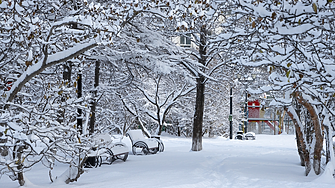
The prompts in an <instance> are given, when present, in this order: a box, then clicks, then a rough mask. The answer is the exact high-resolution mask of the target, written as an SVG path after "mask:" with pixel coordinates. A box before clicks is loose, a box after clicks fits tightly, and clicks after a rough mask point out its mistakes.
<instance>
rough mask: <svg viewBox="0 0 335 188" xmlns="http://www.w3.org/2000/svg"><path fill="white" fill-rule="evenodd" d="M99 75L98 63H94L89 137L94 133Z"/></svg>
mask: <svg viewBox="0 0 335 188" xmlns="http://www.w3.org/2000/svg"><path fill="white" fill-rule="evenodd" d="M99 73H100V61H96V62H95V71H94V90H93V99H92V103H91V120H90V131H89V133H90V135H92V134H93V133H94V125H95V110H96V106H97V89H98V86H99Z"/></svg>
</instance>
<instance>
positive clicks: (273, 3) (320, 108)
mask: <svg viewBox="0 0 335 188" xmlns="http://www.w3.org/2000/svg"><path fill="white" fill-rule="evenodd" d="M232 2H233V3H232V4H231V7H232V9H231V10H232V12H231V13H232V16H231V17H229V21H227V24H226V25H225V26H226V28H227V33H225V34H223V35H222V38H225V39H226V40H229V41H231V42H234V43H236V45H238V43H240V44H242V45H244V46H245V47H244V48H241V49H243V50H244V51H243V55H241V56H240V57H239V58H236V60H235V61H236V62H240V63H242V64H243V65H248V66H268V71H269V72H270V76H269V81H270V82H271V83H272V84H273V86H272V87H271V88H270V90H280V91H282V92H284V95H283V97H279V98H277V99H276V101H277V102H280V103H281V104H283V105H284V106H286V107H287V110H288V112H289V113H291V114H290V116H291V117H292V118H293V121H295V125H296V130H297V137H298V139H299V142H300V144H301V146H302V150H303V152H304V156H303V158H304V159H303V160H304V165H305V168H306V175H308V173H309V171H310V170H311V167H313V169H314V171H315V173H316V174H320V173H321V156H322V155H321V152H322V148H323V136H322V135H323V133H322V126H325V127H332V126H333V125H332V124H331V123H330V122H331V121H330V119H332V117H333V115H334V111H333V110H334V109H333V106H332V102H330V101H332V96H333V93H334V90H333V80H334V76H335V74H334V72H333V69H332V67H333V66H334V48H333V46H334V40H333V38H334V16H335V14H334V8H335V7H334V6H335V4H334V2H332V1H326V0H321V1H296V0H292V1H290V0H289V1H278V0H265V1H253V0H241V1H232ZM260 89H262V90H264V91H269V88H265V87H263V88H260ZM292 101H296V102H298V103H299V105H301V107H302V108H304V110H306V111H304V112H306V113H305V115H303V116H301V117H304V118H307V119H309V121H306V122H307V123H302V122H303V121H304V120H303V119H301V117H299V115H300V114H299V112H298V111H297V110H298V109H297V108H296V105H293V103H292ZM301 112H302V111H301ZM325 123H328V124H325ZM332 129H333V128H332ZM307 130H310V131H312V132H313V133H312V134H310V136H306V131H307ZM327 130H330V129H328V128H327ZM327 134H328V133H327ZM330 134H332V133H330ZM328 136H329V135H328ZM330 137H331V136H330ZM308 139H312V140H313V142H311V145H308V144H309V143H310V142H309V141H308ZM326 140H329V139H326ZM330 145H331V144H328V148H327V150H329V151H330V150H331V151H332V149H331V148H330Z"/></svg>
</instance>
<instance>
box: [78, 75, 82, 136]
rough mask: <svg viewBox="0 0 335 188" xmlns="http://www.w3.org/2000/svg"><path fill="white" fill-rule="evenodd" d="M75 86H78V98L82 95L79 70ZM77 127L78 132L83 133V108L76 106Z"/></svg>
mask: <svg viewBox="0 0 335 188" xmlns="http://www.w3.org/2000/svg"><path fill="white" fill-rule="evenodd" d="M77 87H78V90H77V91H78V99H80V98H81V97H82V88H83V87H82V73H81V72H79V73H78V84H77ZM77 112H78V114H77V129H78V131H79V133H80V134H83V117H82V114H83V110H82V109H81V108H78V109H77Z"/></svg>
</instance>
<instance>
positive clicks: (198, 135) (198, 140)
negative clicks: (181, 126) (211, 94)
mask: <svg viewBox="0 0 335 188" xmlns="http://www.w3.org/2000/svg"><path fill="white" fill-rule="evenodd" d="M204 80H205V79H204V77H203V76H200V78H197V97H196V101H195V113H194V122H193V135H192V151H201V150H202V123H203V116H204V107H205V84H204Z"/></svg>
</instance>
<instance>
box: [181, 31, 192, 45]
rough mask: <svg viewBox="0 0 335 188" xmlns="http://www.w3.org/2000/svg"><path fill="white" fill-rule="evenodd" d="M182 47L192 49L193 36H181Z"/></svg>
mask: <svg viewBox="0 0 335 188" xmlns="http://www.w3.org/2000/svg"><path fill="white" fill-rule="evenodd" d="M180 46H181V47H186V48H190V47H191V34H187V35H186V36H180Z"/></svg>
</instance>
